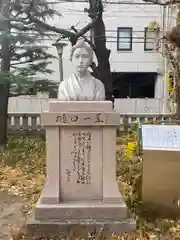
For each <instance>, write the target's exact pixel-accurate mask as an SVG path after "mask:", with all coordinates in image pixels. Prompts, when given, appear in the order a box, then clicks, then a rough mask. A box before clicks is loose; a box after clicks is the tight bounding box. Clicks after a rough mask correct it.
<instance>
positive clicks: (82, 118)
mask: <svg viewBox="0 0 180 240" xmlns="http://www.w3.org/2000/svg"><path fill="white" fill-rule="evenodd" d="M73 107H74V109H75V111H73V110H74V109H73ZM59 109H61V110H62V111H60V110H59ZM78 109H80V110H79V111H77V110H78ZM83 109H84V111H83ZM93 109H98V110H100V109H101V111H95V112H93ZM41 120H42V124H43V125H44V126H45V128H46V150H47V180H46V184H45V187H44V190H43V192H42V194H41V197H40V199H39V201H38V203H37V205H36V209H35V220H37V221H38V220H41V223H42V225H44V223H45V221H47V220H49V221H60V222H62V221H65V220H67V221H73V220H75V219H76V220H79V221H80V222H81V221H84V220H85V219H86V220H88V219H89V220H90V219H91V220H94V221H102V220H104V221H107V220H108V219H109V220H110V221H112V222H113V221H120V220H121V221H125V219H127V218H128V210H127V207H126V205H125V203H124V201H123V198H122V196H121V194H120V192H119V189H118V185H117V182H116V156H115V155H116V126H118V125H119V114H117V113H115V112H114V111H113V110H112V104H111V102H108V101H104V102H96V101H92V102H88V101H87V102H86V101H84V102H73V103H72V105H71V104H70V103H69V102H61V101H56V102H54V101H53V102H50V104H49V112H46V113H43V114H42V119H41ZM112 222H111V223H112ZM119 226H123V224H122V225H121V224H120V225H119ZM131 226H132V225H131ZM133 226H134V225H133ZM130 228H131V227H130ZM121 230H122V229H121Z"/></svg>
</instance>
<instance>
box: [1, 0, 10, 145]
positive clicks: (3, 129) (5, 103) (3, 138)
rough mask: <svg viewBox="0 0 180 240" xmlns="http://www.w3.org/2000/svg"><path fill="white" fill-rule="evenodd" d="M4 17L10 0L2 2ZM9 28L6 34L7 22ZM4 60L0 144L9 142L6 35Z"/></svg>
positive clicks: (7, 49)
mask: <svg viewBox="0 0 180 240" xmlns="http://www.w3.org/2000/svg"><path fill="white" fill-rule="evenodd" d="M2 6H3V10H4V11H3V14H4V17H7V18H9V14H10V0H4V1H3V2H2ZM6 24H7V28H6V30H5V34H6V35H8V34H9V30H10V28H9V23H8V22H7V23H6ZM1 52H2V62H1V72H2V76H3V79H0V145H5V144H6V143H7V118H8V97H9V79H8V78H9V77H8V74H9V72H10V49H9V38H8V37H5V39H4V41H3V43H2V45H1Z"/></svg>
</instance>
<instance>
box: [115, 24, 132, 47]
mask: <svg viewBox="0 0 180 240" xmlns="http://www.w3.org/2000/svg"><path fill="white" fill-rule="evenodd" d="M117 50H118V51H131V50H132V28H131V27H118V29H117Z"/></svg>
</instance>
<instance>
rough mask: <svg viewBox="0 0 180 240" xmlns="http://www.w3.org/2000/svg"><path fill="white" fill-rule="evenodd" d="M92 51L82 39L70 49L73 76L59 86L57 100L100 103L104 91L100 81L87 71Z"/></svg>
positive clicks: (103, 98)
mask: <svg viewBox="0 0 180 240" xmlns="http://www.w3.org/2000/svg"><path fill="white" fill-rule="evenodd" d="M92 58H93V51H92V49H91V47H90V46H89V45H88V44H87V43H86V42H84V40H83V39H80V40H79V41H77V44H76V45H74V46H73V47H72V52H71V61H72V64H73V67H74V72H73V74H72V75H71V76H70V77H69V78H68V79H65V80H64V81H63V82H61V83H60V85H59V90H58V99H59V100H61V101H92V100H93V101H102V100H105V89H104V85H103V83H102V82H101V81H99V80H98V79H96V78H95V77H93V76H92V75H91V74H90V72H89V71H88V67H89V66H90V64H91V63H92Z"/></svg>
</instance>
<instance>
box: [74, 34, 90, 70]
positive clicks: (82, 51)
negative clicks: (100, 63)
mask: <svg viewBox="0 0 180 240" xmlns="http://www.w3.org/2000/svg"><path fill="white" fill-rule="evenodd" d="M70 60H71V61H72V64H73V66H74V68H75V69H76V71H77V72H79V73H80V74H83V73H85V72H86V71H87V69H88V67H89V65H90V64H91V63H92V60H93V50H92V48H91V47H90V45H89V44H88V43H86V42H85V41H84V39H82V38H81V39H79V40H78V41H77V43H76V45H74V46H73V47H72V50H71V55H70Z"/></svg>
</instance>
